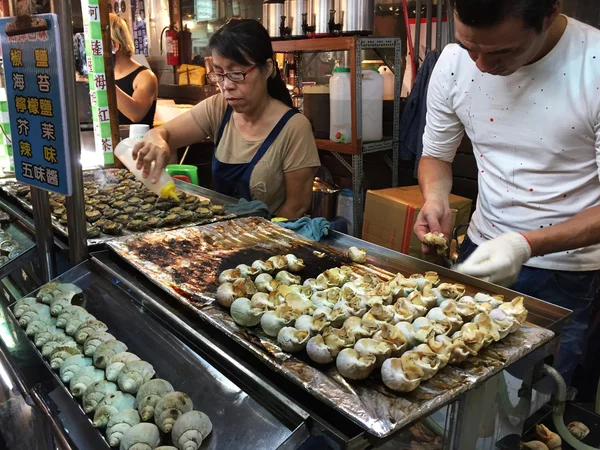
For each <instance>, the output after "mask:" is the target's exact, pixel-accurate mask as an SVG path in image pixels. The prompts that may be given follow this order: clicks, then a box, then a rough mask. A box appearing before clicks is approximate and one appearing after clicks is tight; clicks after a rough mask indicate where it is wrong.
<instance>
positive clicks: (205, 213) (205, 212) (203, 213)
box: [196, 206, 213, 219]
mask: <svg viewBox="0 0 600 450" xmlns="http://www.w3.org/2000/svg"><path fill="white" fill-rule="evenodd" d="M196 214H198V217H200V218H202V219H207V218H209V217H212V215H213V213H212V211H211V210H210V209H208V208H205V207H203V206H201V207H200V208H198V209H196Z"/></svg>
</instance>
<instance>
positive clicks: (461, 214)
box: [362, 186, 472, 258]
mask: <svg viewBox="0 0 600 450" xmlns="http://www.w3.org/2000/svg"><path fill="white" fill-rule="evenodd" d="M423 203H424V202H423V196H422V195H421V190H420V189H419V186H406V187H399V188H391V189H381V190H377V191H367V200H366V204H365V216H364V221H363V232H362V238H363V239H364V240H365V241H369V242H372V243H373V244H377V245H381V246H383V247H387V248H390V249H392V250H396V251H398V252H401V253H405V254H408V255H411V256H416V257H417V258H424V255H423V253H422V251H421V242H420V241H419V239H418V238H417V236H416V235H415V233H414V231H413V227H414V225H415V221H416V220H417V216H418V215H419V212H420V211H421V208H422V207H423ZM471 203H472V201H471V200H470V199H468V198H464V197H460V196H458V195H450V208H451V209H452V229H454V227H455V226H457V225H461V224H464V223H468V222H469V220H470V218H471Z"/></svg>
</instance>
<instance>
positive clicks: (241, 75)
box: [206, 64, 258, 84]
mask: <svg viewBox="0 0 600 450" xmlns="http://www.w3.org/2000/svg"><path fill="white" fill-rule="evenodd" d="M257 67H258V66H257V65H256V64H254V65H253V66H251V67H250V68H249V69H248V70H246V71H245V72H226V73H218V72H214V71H213V72H209V73H208V74H207V75H206V78H207V79H208V81H210V82H211V83H215V84H216V83H222V82H223V80H224V79H225V77H227V78H229V79H230V80H231V81H233V82H234V83H241V82H242V81H244V80H245V79H246V75H248V74H249V73H250V72H252V71H253V70H254V69H256V68H257Z"/></svg>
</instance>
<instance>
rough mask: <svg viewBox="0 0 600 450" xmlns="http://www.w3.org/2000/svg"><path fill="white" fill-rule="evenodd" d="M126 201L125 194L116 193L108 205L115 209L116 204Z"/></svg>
mask: <svg viewBox="0 0 600 450" xmlns="http://www.w3.org/2000/svg"><path fill="white" fill-rule="evenodd" d="M124 200H127V195H125V194H119V193H115V192H113V193H112V198H111V200H110V201H109V202H108V204H109V205H110V206H112V207H113V208H114V207H115V206H114V204H115V203H116V202H122V201H124Z"/></svg>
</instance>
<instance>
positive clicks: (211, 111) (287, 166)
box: [192, 94, 321, 212]
mask: <svg viewBox="0 0 600 450" xmlns="http://www.w3.org/2000/svg"><path fill="white" fill-rule="evenodd" d="M226 109H227V102H226V101H225V99H224V98H223V95H222V94H217V95H213V96H212V97H210V98H207V99H206V100H204V101H202V102H201V103H199V104H198V105H196V106H195V107H194V109H192V116H193V117H194V119H195V120H196V123H197V124H198V126H199V127H200V128H201V130H202V131H203V132H204V133H206V135H207V136H211V137H213V138H216V135H217V133H218V132H219V128H220V126H221V122H223V117H224V116H225V111H226ZM263 142H264V140H260V141H247V140H246V139H244V138H243V137H242V135H241V134H240V133H239V132H238V130H237V129H236V127H235V123H234V121H233V120H229V122H228V123H227V125H226V126H225V129H224V130H223V136H222V137H221V141H220V142H219V146H218V147H217V153H216V156H217V159H218V160H219V161H221V162H222V163H227V164H243V163H249V162H250V161H251V160H252V158H253V157H254V155H255V154H256V152H257V151H258V149H259V148H260V146H261V144H262V143H263ZM320 165H321V163H320V161H319V154H318V152H317V145H316V143H315V138H314V136H313V132H312V128H311V125H310V122H309V121H308V119H307V118H306V117H305V116H304V115H302V114H295V115H294V116H293V117H292V118H291V119H290V120H289V121H288V123H287V124H286V125H285V126H284V127H283V129H282V130H281V133H279V136H277V138H276V139H275V141H274V142H273V144H271V147H269V149H268V150H267V152H266V153H265V154H264V156H263V157H262V158H261V159H260V161H258V163H257V164H256V166H255V167H254V170H253V171H252V175H251V176H250V194H251V195H252V199H253V200H260V201H261V202H263V203H265V204H266V205H267V206H268V207H269V209H270V210H271V211H273V212H277V210H278V209H279V208H281V205H283V202H284V201H285V180H284V176H283V174H284V173H286V172H293V171H295V170H299V169H305V168H307V167H319V166H320Z"/></svg>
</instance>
